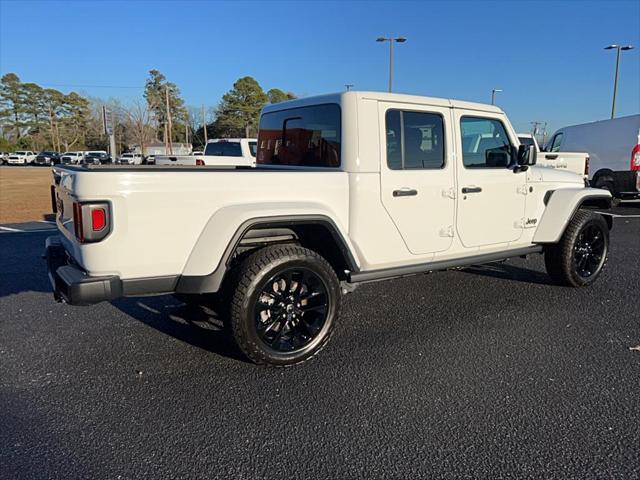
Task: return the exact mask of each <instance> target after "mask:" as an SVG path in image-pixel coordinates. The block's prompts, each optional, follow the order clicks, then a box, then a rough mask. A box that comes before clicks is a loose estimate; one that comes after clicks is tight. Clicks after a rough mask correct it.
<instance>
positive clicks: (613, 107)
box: [604, 44, 633, 118]
mask: <svg viewBox="0 0 640 480" xmlns="http://www.w3.org/2000/svg"><path fill="white" fill-rule="evenodd" d="M632 48H633V45H615V44H614V45H609V46H608V47H604V49H605V50H613V49H615V50H616V77H615V80H614V81H613V103H612V105H611V118H614V117H615V116H616V95H617V93H618V70H619V69H620V50H631V49H632Z"/></svg>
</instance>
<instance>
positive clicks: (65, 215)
mask: <svg viewBox="0 0 640 480" xmlns="http://www.w3.org/2000/svg"><path fill="white" fill-rule="evenodd" d="M73 176H74V173H73V172H71V171H67V170H63V169H60V168H54V169H53V185H52V186H51V203H52V207H53V211H54V213H55V214H56V224H57V225H58V229H59V230H60V232H62V233H64V234H65V236H67V237H69V236H70V237H73V236H74V230H73V202H74V198H73V197H72V196H71V186H72V185H73Z"/></svg>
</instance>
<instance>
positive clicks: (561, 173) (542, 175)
mask: <svg viewBox="0 0 640 480" xmlns="http://www.w3.org/2000/svg"><path fill="white" fill-rule="evenodd" d="M530 170H532V172H531V173H532V174H533V175H532V177H534V178H535V179H536V180H538V181H542V182H553V183H575V184H577V185H580V186H584V178H583V177H582V176H581V175H578V174H577V173H574V172H567V171H566V170H559V169H557V168H551V167H542V166H533V167H531V168H530Z"/></svg>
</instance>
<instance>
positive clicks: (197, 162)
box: [196, 158, 204, 167]
mask: <svg viewBox="0 0 640 480" xmlns="http://www.w3.org/2000/svg"><path fill="white" fill-rule="evenodd" d="M196 165H197V166H199V167H204V160H202V159H201V158H196Z"/></svg>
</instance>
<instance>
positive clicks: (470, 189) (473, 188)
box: [462, 187, 482, 193]
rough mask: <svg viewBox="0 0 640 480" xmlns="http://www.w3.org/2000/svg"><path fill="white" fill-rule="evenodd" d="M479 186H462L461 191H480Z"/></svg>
mask: <svg viewBox="0 0 640 480" xmlns="http://www.w3.org/2000/svg"><path fill="white" fill-rule="evenodd" d="M481 191H482V188H481V187H462V193H480V192H481Z"/></svg>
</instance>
